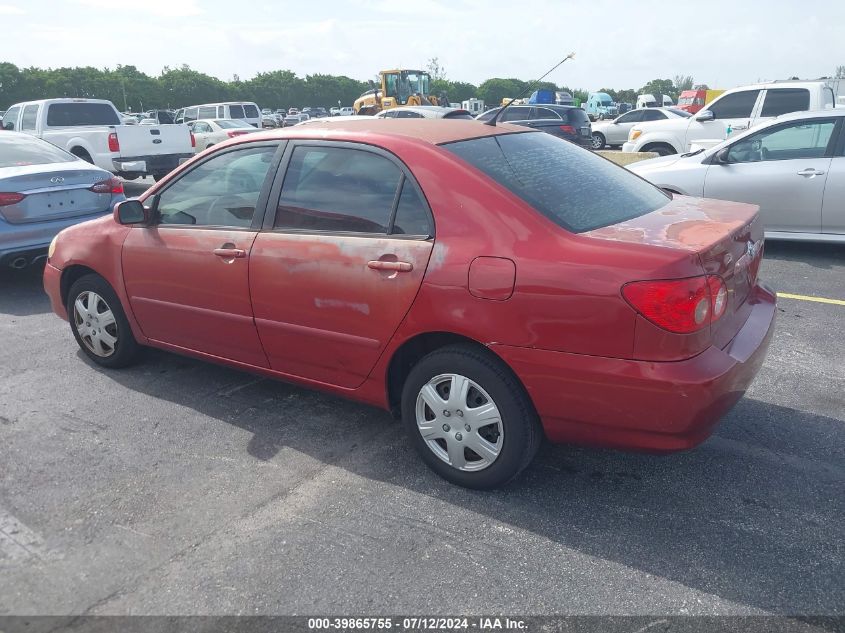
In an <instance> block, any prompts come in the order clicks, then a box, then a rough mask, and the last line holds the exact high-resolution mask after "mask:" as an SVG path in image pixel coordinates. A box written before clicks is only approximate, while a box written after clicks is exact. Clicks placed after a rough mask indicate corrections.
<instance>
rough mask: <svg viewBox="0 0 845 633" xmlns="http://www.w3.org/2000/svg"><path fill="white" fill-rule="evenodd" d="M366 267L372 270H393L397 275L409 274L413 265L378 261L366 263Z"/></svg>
mask: <svg viewBox="0 0 845 633" xmlns="http://www.w3.org/2000/svg"><path fill="white" fill-rule="evenodd" d="M367 267H368V268H372V269H373V270H393V271H396V272H399V273H409V272H411V271H412V270H414V265H413V264H412V263H410V262H385V261H382V260H380V259H374V260H373V261H369V262H367Z"/></svg>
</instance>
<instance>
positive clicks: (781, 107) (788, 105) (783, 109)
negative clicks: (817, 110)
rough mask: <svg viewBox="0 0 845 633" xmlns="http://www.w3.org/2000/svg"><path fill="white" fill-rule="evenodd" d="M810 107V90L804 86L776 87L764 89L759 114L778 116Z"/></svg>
mask: <svg viewBox="0 0 845 633" xmlns="http://www.w3.org/2000/svg"><path fill="white" fill-rule="evenodd" d="M809 109H810V91H809V90H807V89H806V88H776V89H774V90H772V89H770V90H767V91H766V100H765V101H764V102H763V111H762V112H761V113H760V116H780V115H781V114H787V113H789V112H803V111H805V110H809Z"/></svg>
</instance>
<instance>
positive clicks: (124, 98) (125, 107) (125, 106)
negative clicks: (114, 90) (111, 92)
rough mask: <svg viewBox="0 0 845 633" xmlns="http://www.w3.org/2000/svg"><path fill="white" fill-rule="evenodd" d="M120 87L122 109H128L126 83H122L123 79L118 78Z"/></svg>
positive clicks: (126, 110) (125, 110)
mask: <svg viewBox="0 0 845 633" xmlns="http://www.w3.org/2000/svg"><path fill="white" fill-rule="evenodd" d="M120 88H121V90H123V111H124V112H128V111H129V105H128V104H127V103H126V84H125V83H124V81H123V79H121V80H120Z"/></svg>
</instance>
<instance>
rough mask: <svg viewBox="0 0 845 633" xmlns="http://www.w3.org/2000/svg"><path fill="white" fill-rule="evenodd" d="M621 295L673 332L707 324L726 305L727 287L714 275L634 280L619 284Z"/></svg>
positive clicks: (651, 319)
mask: <svg viewBox="0 0 845 633" xmlns="http://www.w3.org/2000/svg"><path fill="white" fill-rule="evenodd" d="M622 296H623V297H625V300H626V301H627V302H628V303H630V304H631V307H633V308H634V309H635V310H636V311H637V312H639V313H640V314H642V315H643V316H644V317H645V318H646V319H648V320H649V321H651V322H652V323H654V324H655V325H657V326H659V327H662V328H663V329H664V330H669V331H670V332H675V333H676V334H691V333H692V332H697V331H698V330H701V329H703V328H705V327H707V326H709V325H710V324H711V323H713V322H714V321H717V320H718V319H719V318H720V317H721V316H722V315H723V314H724V313H725V309H726V308H727V306H728V290H727V287H726V286H725V282H724V281H722V278H721V277H719V276H718V275H706V276H705V275H702V276H700V277H690V278H688V279H663V280H659V281H634V282H631V283H629V284H625V286H623V287H622Z"/></svg>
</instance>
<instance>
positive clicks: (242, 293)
mask: <svg viewBox="0 0 845 633" xmlns="http://www.w3.org/2000/svg"><path fill="white" fill-rule="evenodd" d="M279 151H280V150H279V145H278V143H261V144H258V143H255V144H252V143H250V144H249V145H247V146H236V147H233V148H230V149H227V150H225V151H221V152H217V153H215V154H213V155H212V156H210V157H208V158H207V159H206V160H204V161H202V162H201V163H199V164H197V165H195V166H194V167H193V168H191V169H190V170H189V171H186V172H184V173H183V174H180V176H179V177H178V178H176V179H175V180H174V181H172V182H171V183H169V185H168V186H167V188H166V189H164V190H163V191H162V192H161V193H160V194H159V196H158V203H157V209H158V215H159V222H158V223H157V224H156V225H155V226H151V227H133V228H132V229H131V230H130V231H129V234H128V235H127V237H126V240H125V241H124V243H123V254H122V261H123V278H124V285H125V287H126V292H127V294H128V296H129V303H130V305H131V306H132V311H133V312H134V314H135V316H136V318H137V319H138V323H139V325H140V327H141V330H142V331H143V333H144V334H145V335H146V336H148V337H149V338H151V339H153V340H155V341H159V342H162V343H167V344H170V345H175V346H178V347H180V348H184V349H189V350H194V351H198V352H202V353H205V354H210V355H212V356H216V357H218V358H223V359H227V360H233V361H237V362H240V363H246V364H249V365H255V366H258V367H267V358H266V356H265V355H264V351H263V349H262V347H261V342H260V341H259V339H258V332H257V331H256V329H255V323H254V322H253V318H252V305H251V303H250V296H249V279H248V275H249V258H250V249H251V247H252V243H253V242H254V241H255V236H256V234H257V233H258V227H259V225H260V223H261V217H260V216H263V214H262V213H260V212H259V213H256V209H260V210H262V211H263V209H264V206H265V204H266V201H267V196H268V194H269V190H270V182H271V181H272V176H273V174H274V173H275V165H277V164H278V158H279Z"/></svg>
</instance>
